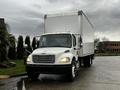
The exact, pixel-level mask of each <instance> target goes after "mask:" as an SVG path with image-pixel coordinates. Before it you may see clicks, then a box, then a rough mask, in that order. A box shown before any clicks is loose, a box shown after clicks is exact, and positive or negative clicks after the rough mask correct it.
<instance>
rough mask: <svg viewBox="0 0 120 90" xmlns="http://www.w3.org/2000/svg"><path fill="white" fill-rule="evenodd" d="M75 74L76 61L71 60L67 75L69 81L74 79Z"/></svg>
mask: <svg viewBox="0 0 120 90" xmlns="http://www.w3.org/2000/svg"><path fill="white" fill-rule="evenodd" d="M76 75H77V70H76V63H75V61H74V62H72V64H71V67H70V73H69V74H68V75H67V76H68V79H69V81H71V82H72V81H74V79H75V77H76Z"/></svg>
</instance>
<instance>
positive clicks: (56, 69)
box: [27, 33, 81, 79]
mask: <svg viewBox="0 0 120 90" xmlns="http://www.w3.org/2000/svg"><path fill="white" fill-rule="evenodd" d="M79 38H80V35H74V34H71V33H56V34H53V33H52V34H44V35H42V36H41V38H40V41H39V48H38V49H36V50H34V51H33V53H32V54H30V55H29V57H28V58H27V72H28V76H29V77H31V78H37V77H38V75H39V74H40V73H49V74H66V75H69V76H70V78H71V79H73V78H74V77H75V75H76V73H77V70H78V69H79V68H80V62H79V60H78V58H79V53H80V52H79V50H80V46H81V45H80V44H81V42H80V40H79ZM78 41H79V42H78Z"/></svg>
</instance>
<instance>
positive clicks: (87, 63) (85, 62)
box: [83, 57, 92, 67]
mask: <svg viewBox="0 0 120 90" xmlns="http://www.w3.org/2000/svg"><path fill="white" fill-rule="evenodd" d="M83 64H84V67H90V66H91V64H92V59H91V57H86V58H85V59H84V60H83Z"/></svg>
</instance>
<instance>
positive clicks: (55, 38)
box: [39, 34, 72, 48]
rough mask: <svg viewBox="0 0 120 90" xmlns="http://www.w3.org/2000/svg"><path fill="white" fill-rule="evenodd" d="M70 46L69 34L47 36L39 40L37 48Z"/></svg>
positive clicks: (70, 38)
mask: <svg viewBox="0 0 120 90" xmlns="http://www.w3.org/2000/svg"><path fill="white" fill-rule="evenodd" d="M71 46H72V37H71V35H70V34H49V35H43V36H41V38H40V44H39V47H67V48H70V47H71Z"/></svg>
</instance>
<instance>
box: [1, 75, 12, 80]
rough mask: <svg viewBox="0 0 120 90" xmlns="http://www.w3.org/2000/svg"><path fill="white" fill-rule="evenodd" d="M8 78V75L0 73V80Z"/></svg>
mask: <svg viewBox="0 0 120 90" xmlns="http://www.w3.org/2000/svg"><path fill="white" fill-rule="evenodd" d="M8 78H10V76H9V75H0V80H4V79H8Z"/></svg>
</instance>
